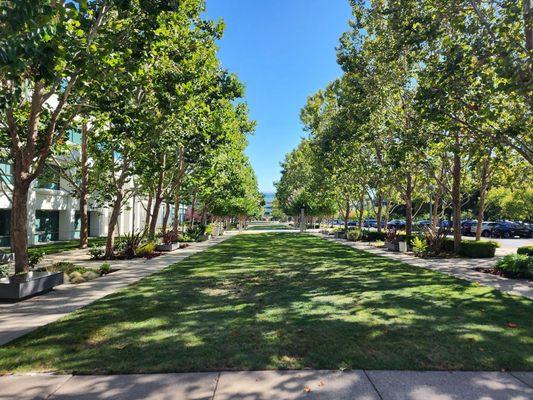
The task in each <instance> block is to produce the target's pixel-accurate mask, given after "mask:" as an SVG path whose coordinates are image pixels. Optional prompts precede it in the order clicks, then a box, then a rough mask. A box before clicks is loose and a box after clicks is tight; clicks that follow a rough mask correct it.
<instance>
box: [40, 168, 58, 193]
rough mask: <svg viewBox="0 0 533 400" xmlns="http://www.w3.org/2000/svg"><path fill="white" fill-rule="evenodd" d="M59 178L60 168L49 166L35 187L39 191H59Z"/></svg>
mask: <svg viewBox="0 0 533 400" xmlns="http://www.w3.org/2000/svg"><path fill="white" fill-rule="evenodd" d="M59 178H60V175H59V168H58V167H56V166H55V165H47V166H46V167H45V168H44V171H43V173H42V174H41V175H39V177H38V178H37V183H36V184H35V185H36V187H37V188H39V189H54V190H59V188H60V187H59Z"/></svg>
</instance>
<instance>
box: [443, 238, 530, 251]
mask: <svg viewBox="0 0 533 400" xmlns="http://www.w3.org/2000/svg"><path fill="white" fill-rule="evenodd" d="M450 237H453V236H450ZM463 239H470V240H474V239H475V237H473V236H464V235H463ZM482 240H493V241H495V242H498V243H499V244H500V248H499V249H497V250H496V255H502V256H503V255H506V254H513V253H516V249H518V248H519V247H522V246H533V239H523V238H516V239H498V238H487V239H485V238H483V239H482Z"/></svg>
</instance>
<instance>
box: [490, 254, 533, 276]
mask: <svg viewBox="0 0 533 400" xmlns="http://www.w3.org/2000/svg"><path fill="white" fill-rule="evenodd" d="M495 269H496V271H499V272H500V273H501V274H502V275H503V276H505V277H507V278H532V277H533V256H528V255H525V254H508V255H506V256H505V257H503V258H502V259H501V260H499V261H498V263H497V264H496V267H495Z"/></svg>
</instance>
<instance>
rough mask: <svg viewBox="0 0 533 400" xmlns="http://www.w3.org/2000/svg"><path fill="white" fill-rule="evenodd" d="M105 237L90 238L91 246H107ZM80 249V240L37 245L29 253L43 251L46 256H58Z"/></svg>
mask: <svg viewBox="0 0 533 400" xmlns="http://www.w3.org/2000/svg"><path fill="white" fill-rule="evenodd" d="M105 241H106V238H105V237H98V238H96V237H95V238H89V246H92V245H94V244H96V245H99V246H103V245H104V244H105ZM79 247H80V241H79V240H69V241H66V242H51V243H46V244H37V245H35V246H31V247H30V248H29V252H33V251H42V252H43V253H44V254H46V255H48V254H56V253H61V252H63V251H68V250H76V249H78V248H79Z"/></svg>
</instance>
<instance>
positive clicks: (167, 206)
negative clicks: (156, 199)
mask: <svg viewBox="0 0 533 400" xmlns="http://www.w3.org/2000/svg"><path fill="white" fill-rule="evenodd" d="M169 217H170V203H169V202H168V201H167V202H166V204H165V215H164V216H163V226H162V227H161V229H162V230H163V233H166V232H167V228H168V219H169Z"/></svg>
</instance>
